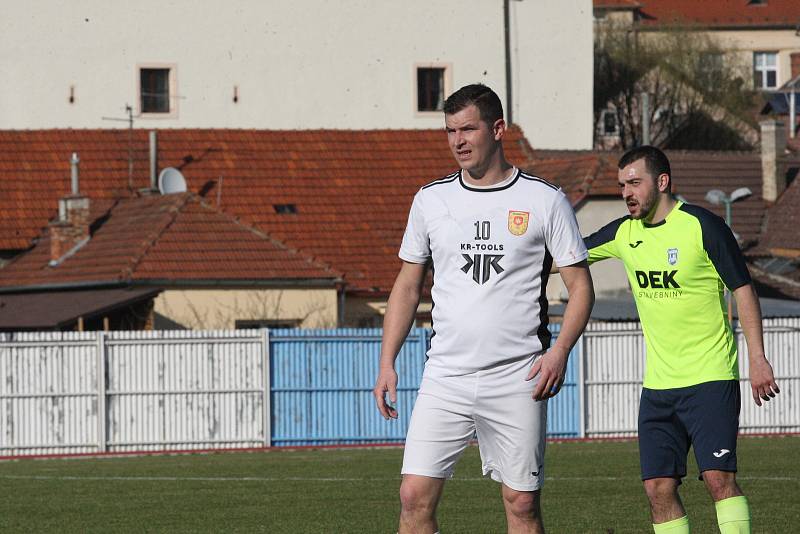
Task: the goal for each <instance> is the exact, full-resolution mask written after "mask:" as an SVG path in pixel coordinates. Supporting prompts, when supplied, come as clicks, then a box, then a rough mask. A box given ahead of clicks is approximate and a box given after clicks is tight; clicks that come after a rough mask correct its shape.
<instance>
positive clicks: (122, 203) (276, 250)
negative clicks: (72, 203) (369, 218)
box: [0, 193, 339, 288]
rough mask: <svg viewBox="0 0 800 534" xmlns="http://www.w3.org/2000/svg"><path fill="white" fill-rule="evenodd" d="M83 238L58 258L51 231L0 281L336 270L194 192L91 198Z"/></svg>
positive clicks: (321, 276) (117, 280) (275, 275)
mask: <svg viewBox="0 0 800 534" xmlns="http://www.w3.org/2000/svg"><path fill="white" fill-rule="evenodd" d="M92 204H93V207H92V219H93V220H94V221H95V222H94V224H93V225H92V227H93V231H92V236H91V239H90V240H89V242H88V243H87V244H86V245H85V246H83V247H82V248H80V249H79V250H78V251H77V252H76V253H75V254H74V255H72V256H70V257H67V258H65V259H64V260H63V261H62V262H61V263H59V264H58V265H56V266H51V265H49V261H50V237H49V234H45V235H44V237H43V238H42V239H41V240H40V241H38V243H37V244H36V245H35V246H34V247H33V249H31V250H30V251H29V252H26V253H23V254H21V255H20V256H18V257H17V258H15V259H14V260H13V261H12V262H11V263H9V264H8V265H7V266H6V267H5V268H3V269H0V287H5V288H12V287H33V286H48V287H52V286H63V285H76V284H85V285H113V284H136V283H143V282H154V283H161V284H164V285H169V284H170V283H187V282H188V283H191V282H195V283H214V282H219V281H225V282H237V281H242V282H247V283H249V284H250V283H252V281H263V280H270V281H273V282H275V283H281V281H283V282H284V283H287V282H288V281H304V282H305V283H312V284H313V283H315V284H322V285H333V284H334V280H335V279H337V278H338V277H339V274H338V273H336V272H335V271H333V270H331V269H330V268H328V267H327V266H325V265H323V264H321V263H320V262H316V261H313V260H312V259H311V258H309V257H307V256H305V255H303V254H300V253H298V252H296V251H293V250H290V249H288V248H287V247H286V246H285V245H284V244H283V243H281V242H279V241H277V240H275V239H272V238H270V236H267V235H265V234H264V233H262V232H260V231H258V230H256V229H254V228H251V227H248V226H247V225H245V224H242V223H241V222H238V221H236V220H235V219H234V218H233V217H231V216H230V215H226V214H224V213H221V212H220V211H218V210H216V209H215V208H213V207H211V206H209V205H208V204H207V203H205V202H204V201H202V199H201V198H200V197H198V196H197V195H196V194H193V193H181V194H172V195H164V196H162V195H147V196H131V197H127V198H121V199H118V200H116V201H106V200H100V201H92Z"/></svg>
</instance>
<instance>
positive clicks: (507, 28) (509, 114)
mask: <svg viewBox="0 0 800 534" xmlns="http://www.w3.org/2000/svg"><path fill="white" fill-rule="evenodd" d="M510 2H511V0H503V32H504V36H503V37H504V39H505V52H506V121H507V122H508V124H513V123H514V106H513V102H514V101H513V99H512V95H511V24H510V20H511V14H510V11H511V7H510V5H509V3H510Z"/></svg>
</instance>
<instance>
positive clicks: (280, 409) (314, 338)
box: [270, 328, 429, 446]
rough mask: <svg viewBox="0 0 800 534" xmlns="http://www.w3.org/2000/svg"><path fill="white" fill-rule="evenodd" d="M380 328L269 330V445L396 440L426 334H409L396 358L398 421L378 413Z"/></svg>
mask: <svg viewBox="0 0 800 534" xmlns="http://www.w3.org/2000/svg"><path fill="white" fill-rule="evenodd" d="M381 333H382V331H381V330H380V329H375V328H340V329H337V330H294V329H280V330H271V331H270V360H271V362H270V363H271V365H270V367H271V369H270V376H271V390H272V391H271V395H272V397H271V402H272V444H273V445H275V446H291V445H327V444H351V443H386V442H401V441H402V440H403V439H404V438H405V433H406V429H407V428H408V419H409V416H410V415H411V408H412V407H413V405H414V401H415V400H416V392H417V388H418V387H419V378H420V376H422V368H423V365H424V362H425V351H426V350H427V343H428V336H429V334H428V331H427V330H425V329H423V328H417V329H414V330H412V331H411V332H410V334H409V336H408V338H407V339H406V343H405V344H404V345H403V348H402V350H401V351H400V354H399V355H398V358H397V362H396V366H395V367H396V369H397V373H398V378H399V384H398V399H397V410H398V413H399V418H398V420H396V421H385V420H384V419H383V418H382V417H380V414H379V413H378V411H377V408H376V406H375V400H374V397H373V396H372V388H373V387H374V385H375V377H376V376H377V373H378V355H379V354H380V343H381Z"/></svg>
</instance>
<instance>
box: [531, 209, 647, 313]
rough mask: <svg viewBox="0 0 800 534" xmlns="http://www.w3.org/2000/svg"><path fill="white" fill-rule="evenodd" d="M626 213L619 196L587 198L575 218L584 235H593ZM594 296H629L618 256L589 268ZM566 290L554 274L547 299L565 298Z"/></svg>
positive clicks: (628, 286) (549, 283) (548, 286)
mask: <svg viewBox="0 0 800 534" xmlns="http://www.w3.org/2000/svg"><path fill="white" fill-rule="evenodd" d="M627 214H628V209H627V208H626V207H625V203H624V202H623V201H622V198H621V197H620V198H613V199H610V198H609V199H604V198H599V199H590V200H588V201H586V202H584V203H583V204H582V205H580V206H579V207H578V209H577V210H576V212H575V217H576V218H577V219H578V225H579V226H580V228H581V234H582V235H583V236H584V237H585V236H588V235H590V234H593V233H594V232H596V231H597V230H599V229H600V228H602V227H603V226H605V225H606V224H608V223H610V222H611V221H613V220H615V219H618V218H620V217H622V216H624V215H627ZM590 271H591V273H592V283H593V284H594V292H595V296H596V297H598V298H631V291H630V284H628V276H627V275H626V274H625V267H624V266H623V264H622V262H621V261H620V260H617V259H613V258H612V259H608V260H604V261H601V262H598V263H595V264H594V265H592V266H591V267H590ZM566 297H567V290H566V288H565V287H564V282H562V281H561V277H560V276H558V275H553V276H552V277H550V279H549V280H548V282H547V298H548V300H550V301H558V300H566Z"/></svg>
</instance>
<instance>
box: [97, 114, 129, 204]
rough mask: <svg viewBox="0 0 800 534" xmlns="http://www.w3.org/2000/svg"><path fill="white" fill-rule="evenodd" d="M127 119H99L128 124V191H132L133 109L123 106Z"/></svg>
mask: <svg viewBox="0 0 800 534" xmlns="http://www.w3.org/2000/svg"><path fill="white" fill-rule="evenodd" d="M125 113H127V114H128V118H127V119H122V118H119V117H100V118H101V119H102V120H104V121H118V122H127V123H128V190H130V191H133V107H132V106H131V105H130V104H127V103H126V104H125Z"/></svg>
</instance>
